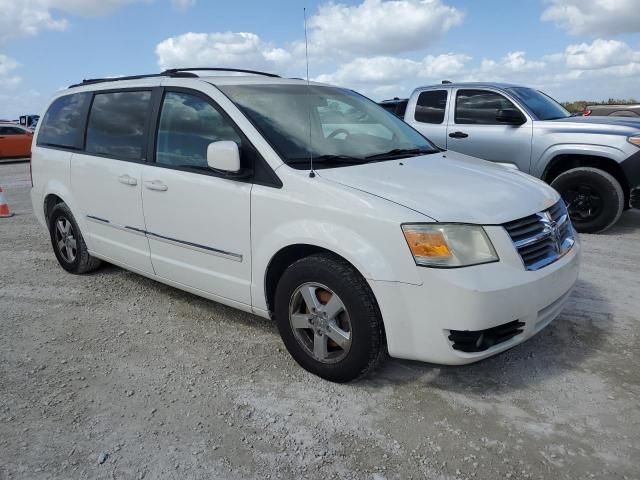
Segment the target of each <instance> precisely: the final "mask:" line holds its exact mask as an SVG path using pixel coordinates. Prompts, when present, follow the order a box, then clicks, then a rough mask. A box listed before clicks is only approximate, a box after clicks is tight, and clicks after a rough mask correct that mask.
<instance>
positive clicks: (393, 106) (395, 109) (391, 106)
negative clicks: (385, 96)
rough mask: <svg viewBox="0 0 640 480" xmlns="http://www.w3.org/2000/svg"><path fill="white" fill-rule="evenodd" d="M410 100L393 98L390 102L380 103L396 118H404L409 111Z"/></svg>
mask: <svg viewBox="0 0 640 480" xmlns="http://www.w3.org/2000/svg"><path fill="white" fill-rule="evenodd" d="M408 103H409V99H408V98H398V97H395V98H392V99H390V100H383V101H381V102H379V103H378V105H380V106H381V107H382V108H384V109H385V110H386V111H387V112H391V113H393V114H394V115H395V116H396V117H399V118H404V112H405V111H406V110H407V104H408Z"/></svg>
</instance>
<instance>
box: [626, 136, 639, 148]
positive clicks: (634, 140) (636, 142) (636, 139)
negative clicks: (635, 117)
mask: <svg viewBox="0 0 640 480" xmlns="http://www.w3.org/2000/svg"><path fill="white" fill-rule="evenodd" d="M627 141H628V142H629V143H633V144H634V145H635V146H636V147H640V135H634V136H633V137H628V138H627Z"/></svg>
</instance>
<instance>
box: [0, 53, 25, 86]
mask: <svg viewBox="0 0 640 480" xmlns="http://www.w3.org/2000/svg"><path fill="white" fill-rule="evenodd" d="M19 66H20V64H19V63H18V62H17V61H16V60H15V59H13V58H11V57H8V56H7V55H5V54H3V53H0V89H2V90H9V89H12V88H15V87H17V86H18V85H19V84H20V82H21V80H22V79H21V78H20V77H19V76H18V75H16V74H15V72H14V71H15V70H16V69H17V68H18V67H19Z"/></svg>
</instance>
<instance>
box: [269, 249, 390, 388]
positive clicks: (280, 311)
mask: <svg viewBox="0 0 640 480" xmlns="http://www.w3.org/2000/svg"><path fill="white" fill-rule="evenodd" d="M311 305H314V306H311ZM274 310H275V320H276V323H277V325H278V330H279V331H280V335H281V337H282V340H283V342H284V344H285V347H286V348H287V350H288V351H289V353H290V354H291V356H292V357H293V358H294V360H295V361H296V362H298V364H299V365H300V366H301V367H302V368H304V369H305V370H307V371H309V372H311V373H313V374H315V375H317V376H319V377H321V378H324V379H325V380H329V381H332V382H338V383H344V382H349V381H352V380H356V379H358V378H361V377H363V376H365V375H367V374H368V373H370V372H371V371H373V370H374V369H375V368H376V367H377V366H378V365H379V363H380V362H381V360H382V359H383V358H384V357H385V356H386V342H385V336H384V331H383V326H382V315H381V313H380V309H379V308H378V304H377V302H376V300H375V298H374V296H373V292H372V291H371V289H370V288H369V285H368V284H367V282H366V281H365V279H364V278H363V277H362V275H360V273H359V272H358V271H357V270H356V269H355V268H354V267H353V266H351V265H350V264H349V263H348V262H346V261H345V260H343V259H342V258H340V257H337V256H335V255H331V254H329V253H319V254H314V255H311V256H308V257H305V258H302V259H300V260H297V261H296V262H294V263H293V264H291V265H290V266H289V267H288V268H287V270H285V272H284V273H283V274H282V277H281V278H280V281H279V282H278V286H277V288H276V294H275V309H274ZM335 312H339V313H337V314H336V313H335Z"/></svg>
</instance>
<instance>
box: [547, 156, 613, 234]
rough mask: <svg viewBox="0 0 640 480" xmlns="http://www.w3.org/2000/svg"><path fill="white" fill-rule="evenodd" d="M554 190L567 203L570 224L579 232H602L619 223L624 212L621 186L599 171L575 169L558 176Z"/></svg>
mask: <svg viewBox="0 0 640 480" xmlns="http://www.w3.org/2000/svg"><path fill="white" fill-rule="evenodd" d="M551 186H552V187H553V188H555V189H556V190H557V191H558V193H559V194H560V195H561V196H562V198H563V199H564V200H565V202H567V208H568V210H569V214H570V216H571V222H572V223H573V226H574V227H575V229H576V230H577V231H578V232H582V233H598V232H603V231H605V230H606V229H608V228H609V227H611V226H612V225H613V224H614V223H616V222H617V221H618V219H619V218H620V215H622V211H623V210H624V191H623V190H622V186H621V185H620V182H618V181H617V180H616V179H615V178H614V177H613V176H612V175H611V174H609V173H607V172H605V171H604V170H600V169H598V168H591V167H579V168H573V169H571V170H568V171H566V172H564V173H561V174H560V175H558V176H557V177H556V178H555V179H554V180H553V181H552V182H551Z"/></svg>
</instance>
